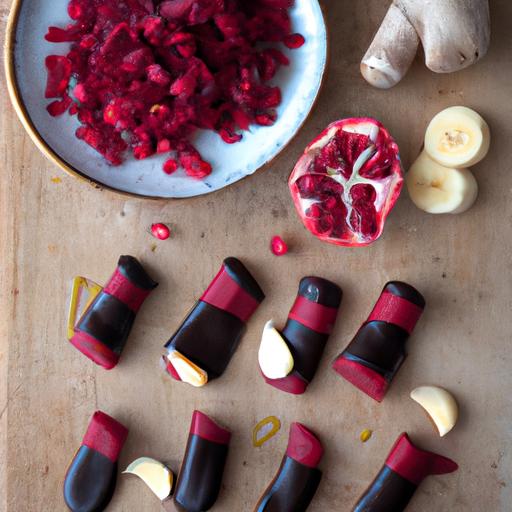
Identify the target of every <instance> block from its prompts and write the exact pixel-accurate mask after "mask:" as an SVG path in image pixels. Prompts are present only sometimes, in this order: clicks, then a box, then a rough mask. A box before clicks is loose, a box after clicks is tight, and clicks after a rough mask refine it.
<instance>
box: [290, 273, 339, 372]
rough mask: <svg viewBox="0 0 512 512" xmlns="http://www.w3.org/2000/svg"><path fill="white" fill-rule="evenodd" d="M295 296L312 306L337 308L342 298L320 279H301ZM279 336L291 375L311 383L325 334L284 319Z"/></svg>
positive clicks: (336, 286) (320, 355) (324, 343)
mask: <svg viewBox="0 0 512 512" xmlns="http://www.w3.org/2000/svg"><path fill="white" fill-rule="evenodd" d="M298 295H301V296H302V297H304V298H306V299H308V300H309V301H311V302H314V303H316V304H322V305H323V306H326V307H330V308H338V307H339V305H340V302H341V299H342V296H343V292H342V291H341V288H340V287H339V286H338V285H336V284H334V283H332V282H331V281H328V280H327V279H323V278H321V277H315V276H308V277H303V278H302V279H301V280H300V283H299V292H298ZM281 334H282V335H283V337H284V338H285V340H286V342H287V344H288V347H289V348H290V351H291V353H292V355H293V360H294V362H295V364H294V368H293V370H294V372H297V373H298V374H299V375H300V376H301V377H303V378H304V379H305V380H307V381H308V382H311V381H312V380H313V377H314V376H315V373H316V370H317V368H318V364H319V362H320V359H321V357H322V354H323V352H324V349H325V345H326V343H327V340H328V339H329V335H328V334H323V333H319V332H317V331H314V330H313V329H310V328H309V327H306V326H305V325H303V324H301V323H300V322H298V321H296V320H293V319H291V318H288V320H287V322H286V325H285V326H284V329H283V330H282V332H281Z"/></svg>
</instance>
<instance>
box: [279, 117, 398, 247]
mask: <svg viewBox="0 0 512 512" xmlns="http://www.w3.org/2000/svg"><path fill="white" fill-rule="evenodd" d="M402 183H403V178H402V169H401V165H400V156H399V153H398V146H397V145H396V143H395V141H394V140H393V139H392V137H391V136H390V135H389V133H388V131H387V130H386V129H385V128H384V127H383V126H382V124H380V123H379V122H378V121H376V120H375V119H371V118H353V119H344V120H342V121H337V122H335V123H332V124H331V125H329V126H328V127H327V128H326V129H325V130H324V131H323V132H322V133H321V134H320V135H319V136H318V137H317V138H316V139H315V140H314V141H313V142H312V143H311V144H310V145H309V146H308V147H307V148H306V149H305V151H304V154H303V156H302V157H301V158H300V160H299V161H298V162H297V165H296V166H295V168H294V170H293V172H292V174H291V176H290V179H289V182H288V184H289V187H290V191H291V194H292V197H293V201H294V203H295V207H296V209H297V212H298V213H299V215H300V217H301V219H302V221H303V223H304V225H305V226H306V228H307V229H309V231H311V232H312V233H313V234H314V235H315V236H316V237H318V238H320V239H321V240H324V241H326V242H330V243H333V244H336V245H345V246H363V245H368V244H370V243H372V242H374V241H375V240H377V238H379V236H380V235H381V234H382V231H383V229H384V222H385V220H386V217H387V215H388V213H389V212H390V211H391V209H392V208H393V206H394V204H395V202H396V200H397V199H398V196H399V195H400V191H401V189H402Z"/></svg>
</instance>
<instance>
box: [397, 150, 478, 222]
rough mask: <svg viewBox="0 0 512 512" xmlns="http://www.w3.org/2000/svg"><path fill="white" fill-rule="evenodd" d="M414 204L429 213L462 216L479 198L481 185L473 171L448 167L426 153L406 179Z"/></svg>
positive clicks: (416, 162) (419, 158) (422, 154)
mask: <svg viewBox="0 0 512 512" xmlns="http://www.w3.org/2000/svg"><path fill="white" fill-rule="evenodd" d="M405 182H406V185H407V190H408V192H409V196H410V198H411V200H412V201H413V203H414V204H415V205H416V206H417V207H418V208H419V209H420V210H423V211H425V212H427V213H462V212H465V211H466V210H468V209H469V208H471V206H473V204H474V202H475V201H476V198H477V196H478V183H477V181H476V179H475V177H474V176H473V174H472V172H471V171H470V170H469V169H463V168H462V169H454V168H451V167H445V166H443V165H441V164H439V163H438V162H436V161H434V160H432V159H431V158H430V156H429V155H428V154H427V152H426V151H423V152H422V153H421V154H420V156H419V157H418V158H417V159H416V161H415V162H414V163H413V165H412V166H411V168H410V170H409V172H408V173H407V175H406V177H405Z"/></svg>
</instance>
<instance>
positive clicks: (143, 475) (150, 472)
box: [123, 457, 174, 501]
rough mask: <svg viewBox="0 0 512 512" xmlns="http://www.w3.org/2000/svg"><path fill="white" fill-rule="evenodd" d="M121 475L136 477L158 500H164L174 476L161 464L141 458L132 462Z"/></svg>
mask: <svg viewBox="0 0 512 512" xmlns="http://www.w3.org/2000/svg"><path fill="white" fill-rule="evenodd" d="M123 474H130V475H137V476H138V477H139V478H140V479H141V480H142V481H143V482H144V483H145V484H146V485H147V486H148V487H149V488H150V489H151V490H152V491H153V492H154V493H155V494H156V495H157V497H158V498H159V499H160V501H163V500H165V499H166V498H167V497H168V496H169V495H170V494H171V491H172V486H173V483H174V475H173V473H172V471H171V470H170V469H169V468H167V467H166V466H164V465H163V464H162V463H161V462H159V461H157V460H155V459H150V458H149V457H141V458H140V459H137V460H134V461H133V462H132V463H131V464H130V465H129V466H128V467H127V468H126V469H125V470H124V471H123Z"/></svg>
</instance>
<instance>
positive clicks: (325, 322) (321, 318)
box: [288, 295, 338, 334]
mask: <svg viewBox="0 0 512 512" xmlns="http://www.w3.org/2000/svg"><path fill="white" fill-rule="evenodd" d="M337 315H338V309H337V308H329V307H327V306H324V305H322V304H318V303H317V302H312V301H310V300H308V299H306V298H305V297H303V296H302V295H298V296H297V299H296V300H295V303H294V304H293V306H292V309H291V310H290V313H289V314H288V318H291V319H292V320H295V321H296V322H299V323H301V324H302V325H304V326H306V327H308V328H309V329H312V330H313V331H316V332H319V333H322V334H331V332H332V330H333V328H334V324H335V323H336V316H337Z"/></svg>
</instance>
